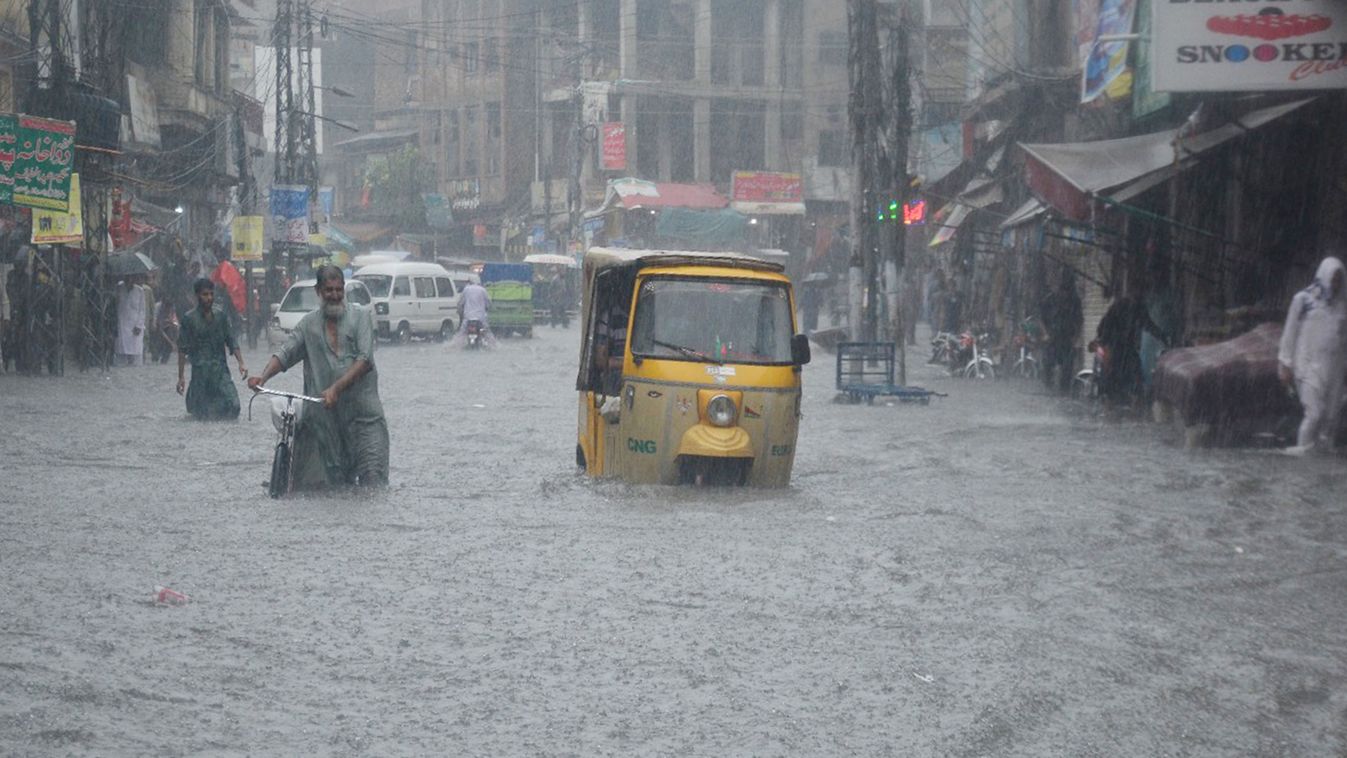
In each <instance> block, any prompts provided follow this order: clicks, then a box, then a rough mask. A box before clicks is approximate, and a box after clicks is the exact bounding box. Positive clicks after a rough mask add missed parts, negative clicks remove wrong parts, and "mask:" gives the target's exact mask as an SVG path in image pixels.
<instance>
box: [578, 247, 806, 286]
mask: <svg viewBox="0 0 1347 758" xmlns="http://www.w3.org/2000/svg"><path fill="white" fill-rule="evenodd" d="M615 266H633V267H636V268H647V267H652V266H660V267H668V266H724V267H726V268H742V269H749V270H752V271H767V272H771V273H776V274H779V273H782V272H783V271H785V268H784V267H783V266H782V265H781V264H780V263H777V262H775V261H765V260H763V259H761V258H754V257H753V256H751V255H743V254H742V253H707V252H696V251H691V250H630V249H626V248H610V247H594V248H590V250H589V252H588V253H586V254H585V275H586V278H588V277H590V276H593V275H594V274H595V273H597V272H598V271H602V270H603V269H607V268H613V267H615Z"/></svg>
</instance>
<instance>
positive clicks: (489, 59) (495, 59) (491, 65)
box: [482, 37, 500, 71]
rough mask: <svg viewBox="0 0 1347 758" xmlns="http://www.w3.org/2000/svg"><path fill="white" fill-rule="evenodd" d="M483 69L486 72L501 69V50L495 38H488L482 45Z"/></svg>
mask: <svg viewBox="0 0 1347 758" xmlns="http://www.w3.org/2000/svg"><path fill="white" fill-rule="evenodd" d="M482 68H483V69H484V70H486V71H495V70H496V69H498V68H500V49H499V48H498V47H497V45H496V38H495V37H487V38H486V41H485V42H483V43H482Z"/></svg>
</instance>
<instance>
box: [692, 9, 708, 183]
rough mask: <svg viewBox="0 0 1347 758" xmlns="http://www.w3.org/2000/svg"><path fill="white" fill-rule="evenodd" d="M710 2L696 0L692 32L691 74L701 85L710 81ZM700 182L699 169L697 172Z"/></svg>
mask: <svg viewBox="0 0 1347 758" xmlns="http://www.w3.org/2000/svg"><path fill="white" fill-rule="evenodd" d="M711 20H712V19H711V0H697V18H696V21H695V24H696V28H695V29H694V31H693V36H692V42H693V56H694V62H693V74H694V76H695V78H696V80H697V81H698V82H700V83H702V84H706V83H707V82H710V81H711V28H712V27H711ZM697 176H698V179H697V181H702V180H701V178H700V177H701V169H698V170H697Z"/></svg>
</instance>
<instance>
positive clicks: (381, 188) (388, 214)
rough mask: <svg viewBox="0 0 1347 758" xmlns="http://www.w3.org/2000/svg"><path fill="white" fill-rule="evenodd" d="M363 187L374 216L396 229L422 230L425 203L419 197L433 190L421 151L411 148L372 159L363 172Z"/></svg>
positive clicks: (431, 179) (432, 182) (424, 220)
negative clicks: (366, 191)
mask: <svg viewBox="0 0 1347 758" xmlns="http://www.w3.org/2000/svg"><path fill="white" fill-rule="evenodd" d="M365 185H366V186H367V187H368V188H369V191H370V202H371V205H372V206H373V210H374V212H375V213H378V214H379V215H380V216H384V217H385V218H388V219H390V220H392V221H393V222H394V224H396V225H397V227H398V228H399V229H405V230H413V229H424V228H425V226H426V204H425V201H424V200H422V198H421V194H422V193H424V192H430V191H431V190H432V188H433V187H434V177H433V176H431V173H430V167H429V165H428V164H427V163H426V161H425V160H424V159H423V158H422V157H421V151H420V150H418V149H417V148H415V147H414V146H412V145H407V146H405V147H403V148H402V149H401V150H399V151H398V152H396V153H390V154H388V155H385V156H382V157H379V158H371V159H370V162H369V164H368V166H367V168H366V169H365Z"/></svg>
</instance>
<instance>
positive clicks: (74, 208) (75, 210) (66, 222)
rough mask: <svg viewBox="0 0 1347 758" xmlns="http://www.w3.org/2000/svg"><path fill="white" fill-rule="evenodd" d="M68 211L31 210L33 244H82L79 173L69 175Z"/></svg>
mask: <svg viewBox="0 0 1347 758" xmlns="http://www.w3.org/2000/svg"><path fill="white" fill-rule="evenodd" d="M69 197H70V212H69V213H62V212H60V211H44V210H41V209H37V210H34V211H33V238H32V243H33V244H34V245H82V244H84V219H83V217H82V215H81V213H80V175H79V174H71V175H70V195H69Z"/></svg>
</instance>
